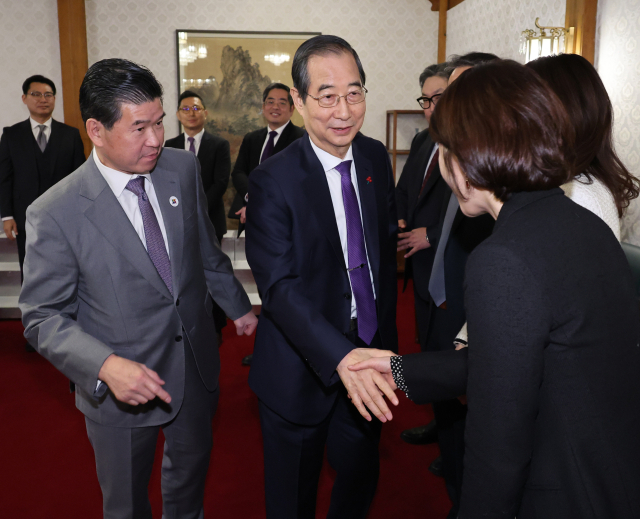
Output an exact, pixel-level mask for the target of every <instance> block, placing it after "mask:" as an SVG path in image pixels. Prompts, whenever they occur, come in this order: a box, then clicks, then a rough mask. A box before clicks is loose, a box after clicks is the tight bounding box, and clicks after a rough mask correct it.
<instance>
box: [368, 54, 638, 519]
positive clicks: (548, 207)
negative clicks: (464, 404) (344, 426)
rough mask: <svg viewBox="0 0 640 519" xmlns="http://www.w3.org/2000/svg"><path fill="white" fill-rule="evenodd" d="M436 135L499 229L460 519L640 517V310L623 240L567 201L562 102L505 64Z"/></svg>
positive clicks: (469, 199) (466, 86)
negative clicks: (639, 403) (622, 243)
mask: <svg viewBox="0 0 640 519" xmlns="http://www.w3.org/2000/svg"><path fill="white" fill-rule="evenodd" d="M430 131H431V134H432V136H433V138H434V140H435V141H436V142H438V143H440V146H441V154H440V157H441V158H440V160H441V165H440V168H441V171H442V174H443V176H444V177H445V180H446V181H447V183H448V184H449V185H450V186H451V188H452V190H453V191H454V192H455V193H456V195H457V197H458V200H459V202H460V207H461V208H462V211H463V212H464V213H465V214H466V215H467V216H478V215H480V214H484V213H489V214H491V215H492V216H493V217H494V218H495V219H496V224H495V228H494V232H493V234H492V236H491V237H489V238H488V239H487V240H485V241H484V242H483V243H482V244H481V245H479V246H478V247H477V248H476V249H475V251H474V252H473V253H472V254H471V256H470V257H469V260H468V262H467V269H466V275H465V280H466V281H465V307H466V314H467V319H468V326H469V336H470V337H472V338H473V340H472V346H471V347H470V348H469V352H468V358H469V361H468V371H469V374H468V382H467V398H468V405H469V412H468V416H467V426H466V432H465V444H466V454H465V462H464V478H463V489H462V500H461V507H460V513H459V518H461V519H463V518H464V519H466V518H476V517H482V518H498V517H500V518H503V517H504V518H509V519H512V518H514V517H516V516H517V518H518V519H529V518H545V519H550V518H551V519H553V518H558V519H571V518H576V519H578V518H579V519H586V518H594V519H595V518H609V517H610V518H616V519H621V518H629V519H631V518H637V517H640V498H639V497H638V496H639V493H638V488H640V441H639V440H638V434H639V431H640V408H639V406H638V402H640V376H639V375H640V340H639V339H640V320H639V319H638V306H637V301H636V299H635V296H634V292H633V281H632V277H631V272H630V270H629V266H628V263H627V260H626V258H625V256H624V253H623V252H622V249H621V248H620V245H619V244H618V242H617V240H616V239H615V237H614V235H613V234H612V233H611V231H610V230H609V228H608V227H607V226H606V224H605V223H604V222H603V221H602V220H601V219H600V218H598V217H597V216H595V215H594V214H593V213H591V212H590V211H588V210H586V209H584V208H582V207H580V206H578V205H577V204H575V203H574V202H572V201H571V200H569V199H568V198H567V197H565V196H564V194H563V192H562V191H561V190H560V189H559V186H560V185H561V184H563V183H565V182H566V181H567V179H568V178H571V177H572V176H573V175H574V169H575V164H574V157H573V151H572V150H573V146H574V143H573V136H572V134H573V131H572V127H571V121H570V120H569V117H568V115H567V113H566V111H565V109H564V108H563V106H562V103H561V102H560V101H559V99H558V98H557V96H556V95H555V94H554V93H553V91H551V89H549V87H548V86H547V85H546V84H545V83H544V82H543V81H542V80H541V79H540V78H539V77H538V76H537V75H536V74H535V73H534V72H533V71H532V70H530V69H528V68H525V67H523V66H521V65H519V64H517V63H515V62H510V61H502V62H494V63H490V64H487V65H482V66H479V67H476V68H474V69H471V70H469V71H468V72H466V73H465V74H463V75H462V76H461V77H460V78H459V79H458V80H457V81H456V82H455V83H453V85H451V86H450V87H449V88H448V89H447V91H446V92H445V93H444V95H443V96H442V98H441V99H440V101H439V103H438V107H437V108H436V111H435V113H434V115H433V116H432V120H431V128H430ZM367 362H371V363H372V365H373V363H375V362H380V359H375V360H373V361H367ZM401 364H402V361H401V357H399V358H395V357H394V358H392V359H391V366H392V367H393V368H394V371H395V377H394V380H395V381H396V382H397V385H398V386H399V387H401V388H403V387H404V383H403V380H402V366H401ZM381 371H385V370H384V369H381ZM416 384H417V385H419V381H418V382H416ZM410 390H411V388H409V391H410Z"/></svg>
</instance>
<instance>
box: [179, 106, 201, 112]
mask: <svg viewBox="0 0 640 519" xmlns="http://www.w3.org/2000/svg"><path fill="white" fill-rule="evenodd" d="M178 110H182V111H183V112H189V111H190V110H193V111H194V112H202V111H203V110H204V107H202V106H197V105H196V106H181V107H180V108H178Z"/></svg>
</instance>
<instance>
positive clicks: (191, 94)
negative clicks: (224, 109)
mask: <svg viewBox="0 0 640 519" xmlns="http://www.w3.org/2000/svg"><path fill="white" fill-rule="evenodd" d="M189 97H197V98H198V99H200V102H201V103H202V107H203V108H204V109H205V110H206V109H207V107H206V106H205V105H204V100H203V99H202V98H201V97H200V95H199V94H196V93H195V92H194V91H193V90H185V91H184V92H182V94H180V97H178V108H180V103H182V101H183V100H184V99H188V98H189Z"/></svg>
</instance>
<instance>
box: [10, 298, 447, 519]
mask: <svg viewBox="0 0 640 519" xmlns="http://www.w3.org/2000/svg"><path fill="white" fill-rule="evenodd" d="M232 328H233V325H232V324H231V325H230V326H227V327H226V328H225V330H224V334H223V336H224V343H223V345H222V347H221V348H220V353H221V357H222V375H221V378H220V387H221V395H220V405H219V407H218V412H217V414H216V417H215V419H214V447H213V453H212V456H211V466H210V470H209V477H208V482H207V490H206V497H205V516H206V517H210V518H216V519H238V518H241V519H260V518H264V517H265V512H264V490H263V470H262V440H261V436H260V425H259V420H258V406H257V400H256V397H255V395H254V394H253V393H252V392H251V391H250V389H249V387H248V385H247V375H248V373H249V369H248V368H246V367H242V366H241V365H240V360H241V359H242V357H244V356H245V355H247V354H248V353H250V352H251V350H252V344H253V338H245V337H242V338H238V337H237V336H235V331H234V330H232ZM22 331H23V329H22V326H21V324H20V322H19V321H0V445H1V449H2V466H1V467H2V468H1V471H0V517H1V518H3V519H4V518H6V519H18V518H19V519H57V518H60V519H62V518H64V519H76V518H77V519H94V518H99V517H101V516H102V514H101V511H102V501H101V494H100V487H99V486H98V481H97V478H96V474H95V466H94V460H93V451H92V450H91V446H90V445H89V440H88V439H87V435H86V431H85V427H84V419H83V416H82V414H81V413H80V412H79V411H78V410H77V409H76V408H75V405H74V400H73V395H71V394H69V392H68V389H67V381H66V379H65V378H64V376H62V375H61V374H60V373H59V372H58V371H56V370H55V369H54V368H53V366H51V365H50V364H49V363H48V362H47V361H45V360H44V359H43V358H42V357H40V356H39V355H38V354H37V353H26V352H25V351H24V339H23V338H22ZM398 331H399V336H400V351H401V353H409V352H412V351H416V349H417V345H416V344H415V342H414V341H413V336H414V331H415V325H414V316H413V294H412V293H411V291H410V290H407V292H406V293H405V294H401V295H400V297H399V301H398ZM431 417H432V415H431V410H430V408H424V407H419V406H416V405H415V404H413V403H412V402H410V401H409V400H407V399H406V397H404V395H402V396H401V397H400V406H399V407H398V408H396V409H395V410H394V420H393V421H392V422H391V423H389V424H386V425H385V426H384V427H383V433H382V442H381V445H380V453H381V474H380V483H379V485H378V493H377V495H376V498H375V500H374V502H373V506H372V508H371V512H370V514H369V518H370V519H383V518H384V519H395V518H403V519H412V518H425V517H428V518H433V519H439V518H444V517H446V513H447V511H448V509H449V507H450V502H449V499H448V497H447V496H446V491H445V486H444V480H442V479H440V478H436V477H435V476H433V475H432V474H431V473H430V472H429V471H428V470H427V468H428V467H429V464H430V463H431V462H432V461H433V460H434V459H435V458H436V456H437V455H438V449H437V447H436V446H435V445H428V446H412V445H407V444H405V443H404V442H402V441H401V440H400V432H401V431H402V430H403V429H406V428H408V427H413V426H415V425H421V424H423V423H426V422H427V421H428V420H430V419H431ZM156 455H157V461H159V460H160V456H161V443H160V442H159V443H158V450H157V453H156ZM159 468H160V465H159V463H156V466H155V469H154V473H153V475H152V479H151V484H150V489H149V494H150V499H151V503H152V506H153V511H154V517H158V518H159V517H160V516H161V513H162V512H161V508H162V504H161V497H160V471H159ZM332 481H333V473H332V470H331V469H330V467H329V466H328V465H326V467H325V470H324V471H323V474H322V477H321V479H320V489H319V493H318V513H317V517H318V518H324V517H326V513H327V510H328V507H329V495H330V490H331V485H332Z"/></svg>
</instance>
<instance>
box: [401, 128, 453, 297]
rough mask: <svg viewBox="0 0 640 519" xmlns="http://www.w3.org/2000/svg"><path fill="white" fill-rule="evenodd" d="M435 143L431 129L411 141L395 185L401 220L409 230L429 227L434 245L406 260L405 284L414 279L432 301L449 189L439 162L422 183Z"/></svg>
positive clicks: (419, 290)
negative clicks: (434, 268) (435, 261)
mask: <svg viewBox="0 0 640 519" xmlns="http://www.w3.org/2000/svg"><path fill="white" fill-rule="evenodd" d="M435 145H436V144H435V143H434V142H433V140H431V137H430V136H429V130H428V129H427V130H424V131H422V132H420V133H418V134H417V135H416V136H415V137H414V139H413V141H412V142H411V150H410V151H409V157H408V158H407V162H406V164H405V165H404V168H403V169H402V175H400V180H398V185H397V186H396V203H397V205H398V219H399V220H405V221H406V222H407V230H412V229H415V228H418V227H426V228H427V235H428V236H429V242H430V243H431V247H429V248H427V249H423V250H420V251H418V252H416V253H415V254H414V255H413V256H410V257H409V258H407V260H406V261H405V271H404V279H405V287H406V284H407V280H408V279H409V278H410V277H412V278H413V287H414V290H415V291H416V292H417V293H418V295H419V296H420V297H421V298H422V299H424V300H426V301H428V300H429V278H430V277H431V267H432V266H433V259H434V257H435V251H436V247H437V246H438V242H439V240H440V231H441V229H442V225H441V215H442V202H443V200H444V197H445V195H446V193H447V192H448V188H447V184H446V182H445V181H444V179H443V178H442V175H441V174H440V167H439V166H438V165H437V164H436V165H435V167H434V169H433V171H432V172H431V176H430V177H429V180H428V181H427V183H426V185H425V186H424V190H422V193H421V192H420V189H421V188H422V182H423V181H424V175H425V172H426V170H427V166H428V164H429V158H430V157H431V153H432V152H433V148H434V146H435Z"/></svg>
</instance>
